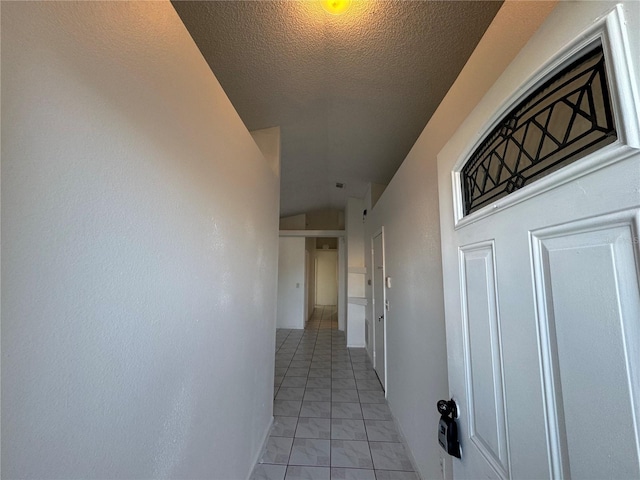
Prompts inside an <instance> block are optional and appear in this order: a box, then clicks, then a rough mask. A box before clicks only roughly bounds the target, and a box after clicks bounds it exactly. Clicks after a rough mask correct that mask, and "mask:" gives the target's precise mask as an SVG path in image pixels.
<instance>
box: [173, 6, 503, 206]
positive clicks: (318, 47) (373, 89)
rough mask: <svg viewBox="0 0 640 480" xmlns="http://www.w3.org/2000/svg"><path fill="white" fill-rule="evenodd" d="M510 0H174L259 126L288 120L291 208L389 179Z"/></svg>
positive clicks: (284, 138) (284, 145)
mask: <svg viewBox="0 0 640 480" xmlns="http://www.w3.org/2000/svg"><path fill="white" fill-rule="evenodd" d="M501 4H502V2H501V1H431V0H428V1H377V0H366V1H357V0H354V1H353V2H352V3H351V6H350V8H349V10H348V11H347V12H346V13H345V14H343V15H340V16H334V15H330V14H328V13H326V12H325V11H324V10H323V9H322V8H321V5H320V2H319V1H174V2H173V5H174V7H175V9H176V11H177V12H178V14H179V15H180V17H181V19H182V21H183V22H184V24H185V26H186V27H187V29H188V30H189V32H190V34H191V36H192V37H193V39H194V40H195V42H196V44H197V46H198V48H199V49H200V51H201V52H202V54H203V56H204V58H205V59H206V61H207V62H208V64H209V65H210V67H211V69H212V71H213V73H214V74H215V75H216V77H217V79H218V81H219V82H220V84H221V85H222V87H223V88H224V90H225V92H226V93H227V95H228V97H229V98H230V100H231V102H232V103H233V105H234V107H235V109H236V110H237V112H238V114H239V115H240V117H241V118H242V120H243V122H244V123H245V125H246V126H247V128H248V129H249V130H257V129H261V128H267V127H273V126H280V128H281V215H282V216H286V215H294V214H297V213H303V212H307V211H313V210H319V209H324V208H338V209H343V208H344V205H345V201H346V197H348V196H355V197H363V196H364V194H365V193H366V189H367V184H368V183H369V182H373V183H382V184H387V183H389V181H390V180H391V178H392V176H393V175H394V173H395V172H396V170H397V169H398V167H399V166H400V164H401V163H402V161H403V160H404V158H405V157H406V155H407V154H408V153H409V150H410V149H411V147H412V146H413V144H414V143H415V141H416V139H417V138H418V136H419V134H420V133H421V132H422V130H423V129H424V127H425V125H426V124H427V122H428V120H429V118H430V117H431V115H432V114H433V113H434V111H435V110H436V108H437V107H438V104H439V103H440V101H441V100H442V98H443V97H444V96H445V94H446V93H447V91H448V90H449V88H450V86H451V85H452V84H453V82H454V81H455V79H456V77H457V76H458V74H459V72H460V70H461V69H462V67H463V66H464V64H465V62H466V61H467V59H468V58H469V56H470V55H471V53H472V52H473V49H474V48H475V46H476V45H477V43H478V41H479V40H480V38H481V37H482V35H483V33H484V32H485V30H486V29H487V27H488V25H489V24H490V23H491V21H492V19H493V17H494V16H495V14H496V13H497V11H498V9H499V8H500V6H501ZM336 182H341V183H344V184H345V186H344V188H343V189H338V188H336V185H335V184H336Z"/></svg>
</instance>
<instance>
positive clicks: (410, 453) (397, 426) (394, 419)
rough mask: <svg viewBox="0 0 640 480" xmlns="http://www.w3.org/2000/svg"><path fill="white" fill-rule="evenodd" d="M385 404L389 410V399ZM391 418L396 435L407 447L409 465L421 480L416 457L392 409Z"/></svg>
mask: <svg viewBox="0 0 640 480" xmlns="http://www.w3.org/2000/svg"><path fill="white" fill-rule="evenodd" d="M387 404H388V405H389V410H391V405H390V404H389V400H387ZM391 419H392V420H393V423H394V425H395V427H396V430H397V431H398V435H400V440H402V442H403V443H404V444H405V445H406V447H407V456H408V457H409V460H410V461H411V466H412V467H413V471H414V472H415V473H416V476H417V477H418V480H422V475H420V471H419V470H418V463H417V462H416V459H415V457H414V456H413V452H412V451H411V449H410V448H409V444H408V443H407V437H405V435H404V432H403V431H402V428H401V427H400V422H398V419H397V418H396V416H395V415H394V414H393V410H392V411H391Z"/></svg>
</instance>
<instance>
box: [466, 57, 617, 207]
mask: <svg viewBox="0 0 640 480" xmlns="http://www.w3.org/2000/svg"><path fill="white" fill-rule="evenodd" d="M616 138H617V134H616V129H615V125H614V119H613V113H612V108H611V101H610V98H609V89H608V84H607V75H606V68H605V57H604V53H603V51H602V47H597V48H595V49H594V50H591V51H590V52H588V53H587V54H586V55H584V56H582V57H581V58H579V59H578V60H576V61H574V62H572V63H571V64H570V65H568V66H567V67H565V68H563V69H562V70H561V71H560V72H558V73H557V74H555V75H554V76H553V77H551V78H550V79H549V80H547V81H545V82H544V83H543V84H542V85H541V86H540V87H539V88H537V89H536V90H535V91H534V92H533V93H532V94H530V95H529V96H527V97H526V98H525V99H524V100H523V101H522V102H520V103H519V104H518V105H517V106H516V107H515V108H513V109H512V110H511V111H510V112H509V113H508V114H507V115H505V117H504V118H503V119H502V120H501V121H500V122H499V123H498V125H497V126H496V127H495V128H494V129H493V130H492V131H491V133H490V134H489V135H488V136H487V137H486V139H485V140H483V141H482V142H481V143H480V145H479V146H478V148H477V149H476V150H475V151H474V152H473V154H472V155H471V157H470V158H469V160H468V161H467V163H466V164H465V166H464V167H463V169H462V172H461V173H462V175H461V181H462V191H463V196H464V213H465V215H468V214H469V213H472V212H474V211H476V210H478V209H480V208H482V207H484V206H485V205H488V204H489V203H492V202H494V201H496V200H498V199H500V198H502V197H505V196H507V195H508V194H510V193H512V192H514V191H516V190H518V189H520V188H522V187H524V186H525V185H528V184H530V183H531V182H533V181H535V180H537V179H539V178H541V177H543V176H545V175H547V174H549V173H551V172H553V171H555V170H558V169H559V168H561V167H563V166H565V165H568V164H570V163H572V162H574V161H576V160H578V159H580V158H583V157H584V156H586V155H588V154H589V153H591V152H593V151H595V150H598V149H600V148H602V147H604V146H605V145H608V144H610V143H613V142H614V141H615V140H616Z"/></svg>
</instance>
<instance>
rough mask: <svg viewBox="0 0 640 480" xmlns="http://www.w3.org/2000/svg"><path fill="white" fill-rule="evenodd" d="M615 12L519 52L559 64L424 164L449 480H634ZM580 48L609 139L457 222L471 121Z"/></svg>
mask: <svg viewBox="0 0 640 480" xmlns="http://www.w3.org/2000/svg"><path fill="white" fill-rule="evenodd" d="M563 8H565V9H569V8H572V7H570V6H563ZM573 8H581V9H585V10H587V11H589V9H593V10H594V11H595V10H596V9H597V8H602V7H597V6H587V5H579V6H574V7H573ZM609 8H611V7H609ZM552 15H553V14H552ZM577 17H580V15H578V16H577ZM585 17H586V18H587V19H588V15H585V14H584V13H583V15H582V18H585ZM622 17H623V8H622V7H620V6H618V7H615V8H613V9H612V10H610V12H609V13H608V14H607V15H604V16H601V17H599V18H597V17H594V19H593V20H591V22H588V23H584V24H583V25H587V26H588V27H587V28H586V29H584V27H582V26H581V25H578V24H576V25H574V26H573V27H569V28H568V33H571V29H572V28H573V30H574V34H573V36H572V37H570V38H568V39H567V42H566V43H565V45H560V48H558V46H554V45H553V42H551V44H549V45H542V46H540V47H537V46H536V44H535V43H533V44H531V45H529V46H528V47H526V48H529V49H534V50H535V49H536V48H539V49H541V50H545V49H546V50H551V51H554V50H555V52H559V53H557V54H555V55H553V54H551V55H550V57H551V60H550V61H549V62H548V63H546V64H545V65H543V66H542V67H541V68H539V69H537V72H536V73H534V74H533V75H531V76H530V80H528V81H526V79H525V81H523V83H522V86H521V87H520V88H517V89H515V92H514V93H513V94H512V95H511V96H510V97H509V98H507V99H505V101H504V102H503V103H502V106H501V107H500V108H497V109H496V108H495V107H494V106H492V104H491V102H490V100H483V102H481V104H480V105H479V107H478V108H476V110H475V111H474V113H473V114H472V115H471V116H470V118H469V119H468V123H467V124H466V125H463V127H461V129H460V130H459V131H458V132H457V133H456V135H454V137H452V139H451V141H450V142H449V143H448V144H447V146H445V148H444V149H443V150H442V151H441V153H440V155H439V156H438V168H439V187H440V191H441V215H442V219H441V225H442V230H441V231H442V249H443V275H444V287H445V312H446V322H447V347H448V358H449V386H450V394H451V396H452V397H453V398H454V399H455V400H456V401H457V403H458V406H459V410H460V418H459V419H458V423H459V428H460V437H461V445H462V459H461V460H459V461H458V460H455V461H454V476H455V478H525V477H529V478H572V477H573V478H603V477H608V478H640V442H639V439H638V421H639V418H640V411H639V408H640V403H639V402H640V398H639V397H640V386H639V383H640V372H639V371H638V365H640V322H638V319H640V286H639V280H638V279H639V278H640V249H639V248H638V238H640V237H639V233H638V231H639V229H640V225H639V222H640V220H639V219H640V167H639V165H640V153H639V151H638V147H639V146H640V145H639V144H640V142H639V139H638V136H639V131H640V129H639V126H638V124H639V120H638V112H637V105H638V99H637V93H636V92H637V89H636V86H635V84H634V81H637V80H638V78H637V77H638V75H637V71H634V70H632V67H631V62H630V60H629V56H630V52H629V45H628V43H627V39H626V33H625V30H624V28H625V27H624V25H625V22H624V19H623V18H622ZM569 25H570V24H569ZM537 40H538V43H543V44H544V43H545V42H547V40H545V39H537ZM556 41H557V39H556ZM594 41H600V42H602V45H603V49H604V51H605V56H606V60H607V75H608V77H609V84H610V89H611V97H612V98H611V100H612V104H613V108H614V113H615V123H616V128H617V133H618V140H617V142H616V143H614V144H612V145H609V146H607V147H605V148H603V149H602V150H599V151H597V152H595V153H592V154H591V155H589V156H587V157H585V158H583V159H580V160H579V161H577V162H575V163H573V164H571V165H569V166H567V167H564V168H563V169H562V170H559V171H557V172H555V173H553V174H551V175H549V176H547V177H545V178H543V179H542V180H539V181H537V182H535V183H533V184H531V185H530V186H527V187H525V188H522V189H521V190H518V191H516V192H514V193H513V194H511V195H509V196H507V197H505V198H503V199H501V200H499V201H497V202H495V203H494V204H493V205H489V206H487V207H484V208H482V209H480V210H478V211H477V212H474V213H472V214H470V215H468V216H466V217H463V212H462V201H461V192H460V187H459V186H460V170H461V169H462V166H463V165H464V162H465V160H466V159H467V158H468V157H469V154H470V153H471V152H472V151H473V150H474V149H475V148H476V147H477V145H478V143H479V141H480V140H481V139H482V137H484V135H479V136H478V135H476V132H477V130H476V131H474V128H473V125H472V123H473V121H476V122H478V121H479V120H478V119H479V117H480V116H481V115H482V112H483V111H484V112H487V111H491V110H493V112H494V113H493V115H492V116H491V119H490V121H489V122H486V123H485V124H484V126H483V127H482V128H481V129H480V132H487V131H490V130H491V129H492V128H493V126H494V125H495V123H496V122H497V121H498V120H499V119H500V118H501V117H502V116H503V114H504V113H505V111H507V110H509V109H510V107H512V106H513V105H514V104H516V103H517V102H518V101H519V99H521V98H523V96H524V93H525V92H528V91H531V90H532V89H534V88H535V86H536V85H539V84H540V82H541V80H542V79H544V78H547V77H548V76H549V74H550V73H552V72H554V71H557V70H558V69H559V68H560V67H561V66H562V65H564V64H565V63H566V61H567V60H568V59H570V58H573V57H574V56H575V55H576V53H577V52H579V51H581V50H582V49H584V48H585V46H587V45H589V44H591V43H592V42H594ZM538 53H539V52H538ZM510 68H511V70H513V69H515V68H516V67H513V66H512V67H510ZM510 73H513V72H512V71H510V70H509V69H508V70H507V72H505V74H504V75H503V77H505V75H507V74H510ZM503 81H504V82H506V83H507V84H508V83H509V80H503ZM499 82H500V81H499ZM494 102H495V101H494ZM494 105H495V103H494ZM485 116H486V113H485ZM483 123H484V122H483ZM447 197H448V198H447ZM452 200H453V202H452ZM445 202H447V203H448V204H449V205H451V204H452V206H453V209H452V211H447V208H443V207H442V205H443V204H444V203H445ZM449 208H450V207H449ZM451 213H452V214H453V215H451ZM610 410H611V411H610ZM434 432H435V428H434Z"/></svg>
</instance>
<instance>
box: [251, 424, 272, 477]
mask: <svg viewBox="0 0 640 480" xmlns="http://www.w3.org/2000/svg"><path fill="white" fill-rule="evenodd" d="M272 426H273V415H272V416H271V420H270V421H269V424H268V425H267V429H266V430H265V432H264V433H263V439H262V446H261V447H260V450H258V453H257V455H256V456H255V458H254V459H253V463H252V466H251V470H249V475H248V476H247V480H251V475H252V474H253V469H254V468H256V465H257V464H258V462H259V461H260V459H261V458H262V454H263V453H264V451H265V450H266V448H267V442H268V441H269V433H270V432H271V427H272Z"/></svg>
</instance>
